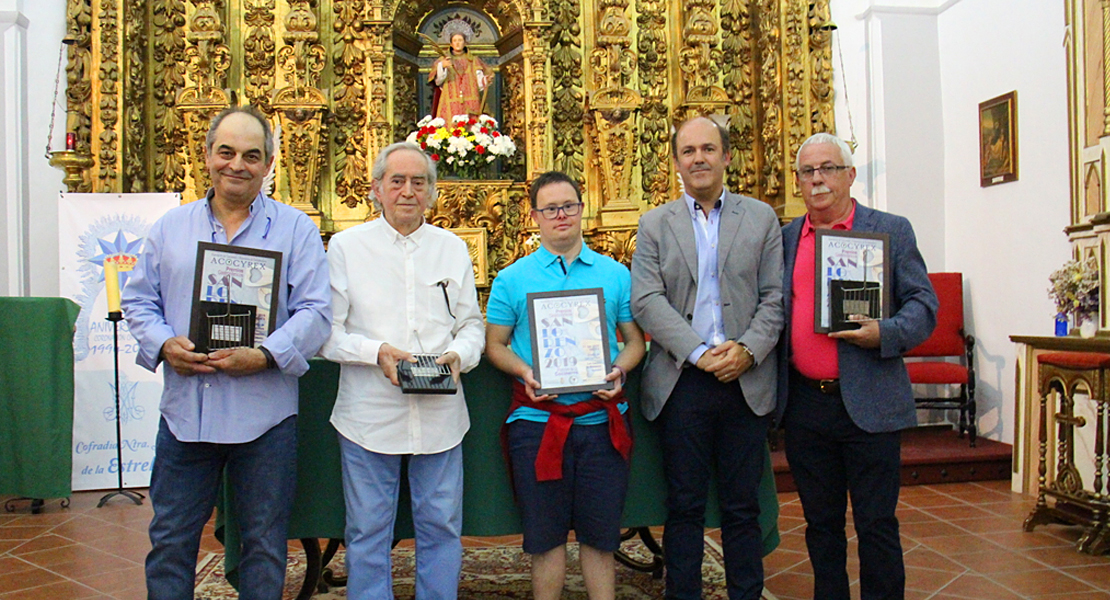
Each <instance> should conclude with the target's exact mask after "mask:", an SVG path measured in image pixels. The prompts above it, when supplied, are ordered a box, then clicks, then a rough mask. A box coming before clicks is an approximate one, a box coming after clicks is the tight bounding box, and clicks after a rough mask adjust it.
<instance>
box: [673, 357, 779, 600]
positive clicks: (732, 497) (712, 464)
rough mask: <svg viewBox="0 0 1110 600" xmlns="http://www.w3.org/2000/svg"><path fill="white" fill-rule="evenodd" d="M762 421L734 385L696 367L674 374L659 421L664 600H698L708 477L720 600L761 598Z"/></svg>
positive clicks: (764, 430)
mask: <svg viewBox="0 0 1110 600" xmlns="http://www.w3.org/2000/svg"><path fill="white" fill-rule="evenodd" d="M769 421H770V417H768V416H764V417H759V416H756V414H755V413H754V412H752V410H751V408H750V407H749V406H748V403H747V402H746V401H745V400H744V393H743V392H742V391H741V389H740V384H739V383H737V382H735V381H734V382H732V383H721V382H719V381H717V378H716V377H714V376H713V375H712V374H710V373H706V372H705V371H701V370H699V369H696V368H688V369H685V370H683V371H682V375H681V376H680V377H679V379H678V383H676V384H675V388H674V391H672V392H671V396H670V398H668V399H667V403H666V404H665V405H663V412H662V413H660V415H659V422H660V425H661V429H662V443H663V471H664V474H665V475H666V478H667V522H666V526H665V527H664V528H663V554H664V557H665V562H666V567H667V569H666V574H667V581H666V597H667V598H676V599H681V600H700V599H701V597H702V593H701V588H702V581H701V564H702V558H703V554H704V552H705V545H704V544H705V505H706V502H707V501H708V497H709V479H710V475H711V474H712V473H713V472H714V471H715V472H716V473H717V496H718V500H719V501H720V507H721V547H722V549H723V550H724V558H725V583H726V586H727V588H728V597H729V599H730V600H741V599H743V600H757V599H758V598H759V597H760V594H762V592H763V534H762V532H761V530H760V528H759V484H760V481H761V479H762V477H763V463H764V452H765V450H764V449H765V448H766V445H767V428H768V426H769Z"/></svg>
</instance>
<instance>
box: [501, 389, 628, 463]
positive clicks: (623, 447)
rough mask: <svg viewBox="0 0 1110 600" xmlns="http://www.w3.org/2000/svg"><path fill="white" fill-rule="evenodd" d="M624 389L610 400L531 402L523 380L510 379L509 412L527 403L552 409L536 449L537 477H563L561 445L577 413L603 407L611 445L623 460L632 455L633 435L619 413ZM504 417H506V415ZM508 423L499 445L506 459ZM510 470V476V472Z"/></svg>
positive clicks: (540, 407) (502, 430) (564, 441)
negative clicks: (511, 380) (511, 383)
mask: <svg viewBox="0 0 1110 600" xmlns="http://www.w3.org/2000/svg"><path fill="white" fill-rule="evenodd" d="M624 401H625V397H624V393H623V392H621V393H620V394H618V395H617V396H616V397H615V398H613V399H612V400H602V399H601V398H597V397H594V398H593V399H592V400H586V401H584V402H577V403H575V404H559V403H557V402H532V401H531V400H529V399H528V393H527V392H526V391H525V390H524V384H522V383H521V382H519V381H515V380H514V381H513V396H512V403H511V406H509V413H508V414H510V415H511V414H512V413H513V411H515V410H516V409H518V408H520V407H522V406H528V407H530V408H536V409H539V410H543V411H546V412H548V413H551V416H550V417H549V418H548V420H547V426H546V427H545V428H544V430H543V439H542V440H541V441H540V449H539V453H538V454H537V455H536V479H537V480H538V481H554V480H557V479H562V478H563V446H564V445H566V442H567V435H568V434H569V433H570V427H571V425H573V424H574V419H575V417H580V416H582V415H585V414H589V413H592V412H595V411H599V410H604V411H605V412H606V413H607V414H608V416H609V438H610V439H611V440H612V442H613V447H614V448H616V450H617V452H620V454H621V456H622V457H623V458H624V460H626V461H627V460H629V459H631V457H632V436H631V434H630V433H629V431H628V427H627V426H626V425H625V422H624V417H623V415H621V411H620V408H619V407H618V406H617V405H618V404H619V403H621V402H624ZM506 419H507V417H506ZM508 441H509V425H508V423H507V422H506V423H505V424H503V425H502V426H501V449H502V452H503V453H504V454H505V459H506V462H507V463H509V462H511V461H510V457H509V451H508V448H509V444H508ZM511 474H512V473H511V471H510V476H511Z"/></svg>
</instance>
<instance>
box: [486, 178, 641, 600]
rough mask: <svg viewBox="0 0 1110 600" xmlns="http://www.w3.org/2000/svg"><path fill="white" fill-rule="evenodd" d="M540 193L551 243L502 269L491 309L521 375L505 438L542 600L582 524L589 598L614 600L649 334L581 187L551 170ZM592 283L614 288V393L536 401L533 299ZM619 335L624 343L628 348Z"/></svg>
mask: <svg viewBox="0 0 1110 600" xmlns="http://www.w3.org/2000/svg"><path fill="white" fill-rule="evenodd" d="M529 196H530V200H531V203H532V218H533V219H535V221H536V225H537V226H538V227H539V230H540V248H539V249H538V250H536V251H535V252H533V253H532V254H530V255H528V256H526V257H524V258H521V259H520V260H518V261H516V262H515V263H513V264H512V265H510V266H509V267H508V268H506V269H504V270H502V271H501V273H500V274H499V275H498V276H497V279H496V280H494V282H493V289H492V291H491V292H490V298H489V303H488V305H487V307H486V319H487V321H488V325H487V327H486V354H487V355H488V356H489V358H490V360H491V361H492V362H493V364H494V365H496V366H497V368H499V369H501V370H502V371H505V372H506V373H509V374H510V375H513V376H514V377H516V381H515V382H514V386H513V410H512V411H511V412H510V414H509V417H508V419H507V423H506V429H507V435H506V436H503V439H505V440H506V444H507V449H508V456H509V459H510V462H511V463H512V472H513V485H514V487H515V489H516V495H517V503H518V504H519V505H520V511H521V519H522V522H523V524H524V551H525V552H527V553H529V554H531V555H532V589H533V592H534V595H535V597H536V599H537V600H547V599H549V598H551V599H554V598H559V597H560V596H561V594H562V589H563V579H564V574H565V571H566V541H567V534H568V532H569V531H570V530H571V529H573V530H574V532H575V537H576V539H577V540H578V542H579V556H580V558H581V564H582V576H583V579H584V580H585V584H586V591H587V593H588V594H589V597H590V598H591V600H607V599H611V598H613V597H614V594H615V584H616V575H615V571H614V562H613V552H614V551H616V550H617V548H618V546H619V545H620V517H621V512H622V511H623V510H624V498H625V492H626V491H627V489H628V457H629V456H630V452H631V438H630V437H629V435H628V422H627V420H626V418H625V417H624V416H623V415H624V413H625V412H626V411H627V410H628V403H627V402H626V401H625V399H624V394H623V392H622V389H621V386H622V384H623V383H624V380H625V377H626V376H627V374H628V371H629V370H631V369H632V368H634V367H635V366H636V365H637V364H639V362H640V359H641V358H643V356H644V348H645V345H644V336H643V333H642V332H641V331H640V328H639V327H638V326H637V325H636V323H634V322H633V321H632V311H631V309H630V307H629V300H630V297H631V289H632V283H631V276H630V275H629V272H628V269H627V268H626V267H625V266H624V265H622V264H620V263H618V262H617V261H615V260H613V259H612V258H609V257H608V256H603V255H601V254H598V253H597V252H594V251H593V250H591V249H590V248H588V247H587V246H586V245H585V244H583V241H582V207H583V203H582V193H581V191H580V189H579V187H578V184H577V183H576V182H575V181H574V180H573V179H571V178H570V177H568V176H567V175H566V174H564V173H560V172H558V171H551V172H548V173H544V174H543V175H540V176H539V177H538V178H536V180H535V181H534V182H533V183H532V187H531V190H530V194H529ZM589 288H601V289H602V290H603V293H604V298H605V320H606V324H607V332H608V336H609V349H610V359H611V360H612V364H613V368H612V371H611V372H610V373H609V374H608V375H607V376H606V379H607V380H609V381H611V382H613V388H612V389H610V390H599V391H596V392H594V393H592V394H591V393H588V392H583V393H571V394H561V395H557V396H556V395H541V396H536V394H535V390H537V389H539V388H540V384H539V383H538V382H537V380H536V378H535V376H534V373H533V370H532V338H531V327H530V326H529V322H528V307H527V295H528V294H529V293H533V292H551V291H565V290H579V289H589ZM617 330H619V331H620V333H621V336H622V337H623V339H624V349H623V350H620V351H619V352H618V346H617V337H616V332H617ZM587 403H588V404H587ZM571 419H573V421H571ZM569 423H572V424H569ZM560 425H561V426H562V428H564V429H567V431H566V433H565V434H566V438H565V442H563V443H562V446H561V448H556V449H555V450H554V451H552V449H551V448H550V445H549V444H548V445H544V449H543V451H541V442H542V441H544V440H547V441H550V439H551V438H553V437H561V434H560V435H559V436H556V435H554V432H553V431H548V430H549V429H559V428H560ZM545 433H547V434H548V435H547V436H545ZM560 451H561V454H562V456H561V459H560V457H559V456H558V454H559V452H560ZM537 468H538V469H537Z"/></svg>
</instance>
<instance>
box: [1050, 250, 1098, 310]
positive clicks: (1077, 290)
mask: <svg viewBox="0 0 1110 600" xmlns="http://www.w3.org/2000/svg"><path fill="white" fill-rule="evenodd" d="M1048 281H1049V282H1050V283H1051V284H1052V287H1050V288H1048V296H1049V298H1052V300H1053V301H1054V302H1055V303H1056V310H1057V311H1058V312H1061V313H1064V314H1068V315H1071V316H1072V317H1073V319H1074V320H1075V322H1076V323H1078V322H1079V321H1081V320H1083V319H1085V318H1089V317H1091V316H1092V315H1096V314H1098V259H1096V258H1095V257H1093V256H1091V257H1088V258H1086V259H1084V260H1070V261H1068V262H1066V263H1064V266H1062V267H1060V268H1059V269H1058V270H1056V271H1054V272H1053V273H1052V275H1050V276H1049V277H1048Z"/></svg>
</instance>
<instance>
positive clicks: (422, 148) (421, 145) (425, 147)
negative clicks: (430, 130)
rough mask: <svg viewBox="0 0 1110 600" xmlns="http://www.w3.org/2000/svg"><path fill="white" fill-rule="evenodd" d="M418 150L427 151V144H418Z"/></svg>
mask: <svg viewBox="0 0 1110 600" xmlns="http://www.w3.org/2000/svg"><path fill="white" fill-rule="evenodd" d="M420 149H421V150H427V149H428V142H420Z"/></svg>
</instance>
